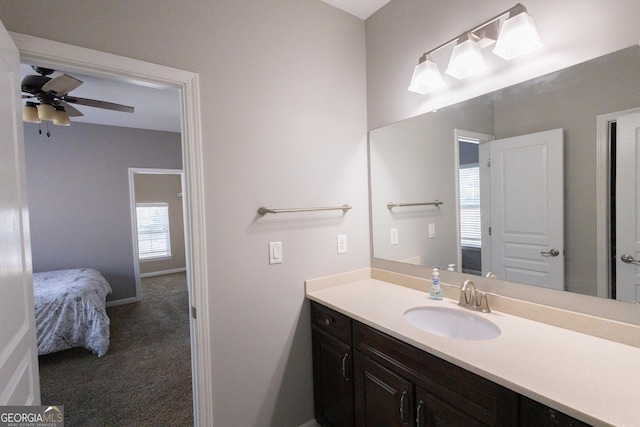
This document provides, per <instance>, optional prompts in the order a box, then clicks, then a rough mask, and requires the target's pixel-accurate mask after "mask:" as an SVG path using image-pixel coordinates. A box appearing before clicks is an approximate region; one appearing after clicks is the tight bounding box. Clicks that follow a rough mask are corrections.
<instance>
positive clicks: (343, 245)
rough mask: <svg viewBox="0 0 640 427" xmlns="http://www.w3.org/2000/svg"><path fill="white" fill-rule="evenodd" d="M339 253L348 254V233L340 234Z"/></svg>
mask: <svg viewBox="0 0 640 427" xmlns="http://www.w3.org/2000/svg"><path fill="white" fill-rule="evenodd" d="M337 240H338V253H339V254H346V253H347V235H346V234H338V239H337Z"/></svg>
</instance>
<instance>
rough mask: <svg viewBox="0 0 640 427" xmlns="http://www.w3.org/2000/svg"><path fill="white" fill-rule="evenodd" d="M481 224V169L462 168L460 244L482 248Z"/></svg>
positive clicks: (468, 166) (476, 166)
mask: <svg viewBox="0 0 640 427" xmlns="http://www.w3.org/2000/svg"><path fill="white" fill-rule="evenodd" d="M481 230H482V229H481V222H480V168H479V167H478V165H477V164H475V165H461V166H460V244H461V245H462V246H466V247H472V248H479V247H481V246H482V238H481Z"/></svg>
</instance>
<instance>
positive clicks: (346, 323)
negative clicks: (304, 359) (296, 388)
mask: <svg viewBox="0 0 640 427" xmlns="http://www.w3.org/2000/svg"><path fill="white" fill-rule="evenodd" d="M311 316H312V345H313V392H314V409H315V416H316V420H317V421H318V422H319V423H320V424H322V425H325V426H335V427H343V426H345V427H350V426H353V423H354V412H353V401H354V394H353V351H352V349H351V319H349V318H348V317H346V316H343V315H342V314H339V313H337V312H335V311H333V310H330V309H328V308H326V307H323V306H321V305H319V304H316V303H312V305H311ZM343 340H344V341H343ZM345 341H346V342H345Z"/></svg>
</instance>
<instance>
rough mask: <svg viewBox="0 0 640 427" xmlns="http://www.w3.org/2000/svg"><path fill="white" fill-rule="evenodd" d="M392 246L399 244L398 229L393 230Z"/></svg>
mask: <svg viewBox="0 0 640 427" xmlns="http://www.w3.org/2000/svg"><path fill="white" fill-rule="evenodd" d="M391 244H392V245H397V244H398V229H397V228H392V229H391Z"/></svg>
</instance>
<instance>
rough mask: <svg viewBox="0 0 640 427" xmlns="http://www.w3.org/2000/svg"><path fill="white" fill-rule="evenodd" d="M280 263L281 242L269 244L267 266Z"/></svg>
mask: <svg viewBox="0 0 640 427" xmlns="http://www.w3.org/2000/svg"><path fill="white" fill-rule="evenodd" d="M280 263H282V242H269V264H280Z"/></svg>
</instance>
